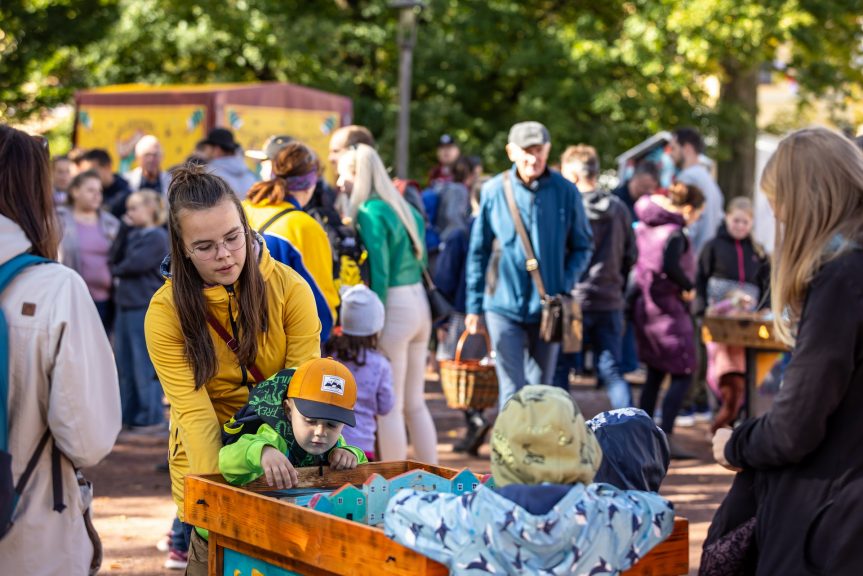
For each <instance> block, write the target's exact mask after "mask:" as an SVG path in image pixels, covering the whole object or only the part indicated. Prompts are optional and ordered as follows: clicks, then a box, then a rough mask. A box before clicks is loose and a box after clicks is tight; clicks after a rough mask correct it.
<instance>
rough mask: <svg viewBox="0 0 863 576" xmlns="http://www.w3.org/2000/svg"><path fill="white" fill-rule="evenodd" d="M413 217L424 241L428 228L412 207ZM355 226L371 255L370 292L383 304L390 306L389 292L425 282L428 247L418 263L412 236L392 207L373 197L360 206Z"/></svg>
mask: <svg viewBox="0 0 863 576" xmlns="http://www.w3.org/2000/svg"><path fill="white" fill-rule="evenodd" d="M411 213H412V214H413V216H414V220H415V221H416V223H417V232H418V233H419V238H420V241H423V239H424V238H425V224H424V223H423V219H422V216H421V215H420V214H419V212H417V211H416V210H415V209H414V208H413V207H411ZM356 226H357V232H358V233H359V235H360V238H361V239H362V241H363V244H365V246H366V250H367V251H368V254H369V269H370V272H371V284H372V285H371V289H372V290H373V291H374V292H375V294H377V295H378V297H379V298H380V299H381V302H383V303H384V304H386V303H387V289H388V288H393V287H395V286H409V285H411V284H417V283H419V282H421V281H422V271H423V267H425V266H426V258H427V256H426V253H425V246H423V259H422V261H420V260H417V257H416V255H415V254H414V247H413V243H412V242H411V238H410V235H408V231H407V230H406V229H405V227H404V225H402V223H401V220H399V217H398V215H397V214H396V212H395V210H393V209H392V208H391V207H390V205H389V204H387V203H386V202H384V201H383V200H382V199H381V198H378V197H377V196H372V197H371V198H369V200H367V201H366V202H364V203H363V204H362V205H361V206H360V209H359V211H358V212H357V222H356Z"/></svg>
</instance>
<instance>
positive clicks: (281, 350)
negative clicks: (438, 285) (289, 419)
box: [144, 237, 321, 520]
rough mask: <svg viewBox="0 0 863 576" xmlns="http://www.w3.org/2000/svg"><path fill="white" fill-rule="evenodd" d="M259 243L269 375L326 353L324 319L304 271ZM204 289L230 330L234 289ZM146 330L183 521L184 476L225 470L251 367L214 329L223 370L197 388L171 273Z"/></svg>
mask: <svg viewBox="0 0 863 576" xmlns="http://www.w3.org/2000/svg"><path fill="white" fill-rule="evenodd" d="M257 242H258V244H259V249H260V252H259V258H258V262H257V264H258V266H259V267H260V270H261V274H262V275H263V277H264V283H265V285H266V291H267V296H266V297H267V306H268V307H269V318H270V320H269V329H268V330H267V331H266V332H264V333H262V334H259V335H258V357H257V358H256V359H255V364H256V365H257V366H258V368H259V369H260V370H261V372H262V373H263V374H265V375H268V374H275V373H276V372H278V371H279V370H281V369H283V368H285V367H293V366H299V365H300V364H302V363H303V362H305V361H306V360H310V359H312V358H318V357H320V354H321V352H320V347H321V344H320V331H321V323H320V321H319V320H318V316H317V314H316V313H315V300H314V297H313V296H312V291H311V289H310V288H309V285H308V284H307V283H306V282H305V281H304V280H303V279H302V278H301V277H300V275H299V274H297V273H296V272H294V271H293V270H291V269H290V268H288V267H287V266H285V265H284V264H281V263H280V262H276V261H275V260H274V259H273V258H272V257H271V256H270V253H269V251H268V250H267V248H266V246H265V245H264V243H263V241H262V240H261V238H260V237H258V238H257ZM250 264H252V263H251V262H247V263H246V265H250ZM163 268H164V266H163ZM166 272H167V270H166ZM235 288H236V287H235ZM203 293H204V298H205V300H206V304H207V311H208V312H209V313H211V314H212V315H213V316H214V317H215V318H216V320H217V321H218V322H219V323H220V324H221V325H222V326H223V327H224V328H225V330H227V331H228V333H230V332H231V325H230V322H229V320H228V301H229V300H233V301H232V303H231V309H232V310H233V312H234V315H235V317H236V315H237V314H238V305H237V302H236V300H235V299H234V296H233V294H232V293H230V292H229V291H228V289H227V287H225V286H222V285H217V286H211V287H208V288H204V290H203ZM144 329H145V334H146V337H147V349H148V350H149V351H150V359H151V360H152V361H153V366H154V367H155V368H156V373H157V374H158V376H159V381H160V382H161V383H162V388H163V389H164V390H165V395H166V396H167V397H168V401H169V402H170V403H171V427H170V437H169V439H168V449H169V453H168V460H169V462H170V469H171V490H172V493H173V496H174V501H175V502H176V503H177V510H178V515H179V517H180V519H181V520H182V519H183V517H184V511H183V479H184V478H185V476H186V474H190V473H192V474H216V473H218V472H219V450H220V449H221V447H222V439H221V428H222V424H224V423H225V422H227V421H228V420H229V419H230V418H231V416H233V415H234V414H235V413H236V412H237V410H239V409H240V408H241V407H242V406H243V405H245V404H246V402H247V401H248V399H249V389H248V387H247V386H246V384H245V383H244V382H243V370H241V369H240V366H239V363H238V362H237V357H236V355H235V354H234V353H233V352H232V351H231V349H230V348H228V345H227V344H226V343H225V342H224V341H223V340H222V339H221V338H220V337H219V336H218V334H217V333H216V332H215V331H214V330H213V329H212V328H211V327H209V326H207V331H208V333H209V334H210V338H212V340H213V346H214V348H215V351H216V361H217V370H216V375H215V377H214V378H213V379H212V380H210V381H209V382H208V383H207V384H206V385H205V386H203V387H202V388H200V389H198V390H195V377H194V372H193V370H192V367H191V366H190V365H189V362H188V361H187V360H186V357H185V354H184V352H183V340H184V338H183V331H182V329H181V328H180V321H179V318H178V314H177V309H176V304H175V303H174V293H173V281H172V280H171V277H170V275H167V280H166V282H165V285H164V286H162V288H160V289H159V291H158V292H156V294H155V295H154V296H153V299H152V300H151V302H150V307H149V309H148V310H147V317H146V320H145V325H144Z"/></svg>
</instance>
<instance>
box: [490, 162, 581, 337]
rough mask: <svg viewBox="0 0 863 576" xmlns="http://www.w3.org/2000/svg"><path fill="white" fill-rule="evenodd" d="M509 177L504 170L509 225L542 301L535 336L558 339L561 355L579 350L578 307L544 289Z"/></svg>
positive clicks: (570, 299)
mask: <svg viewBox="0 0 863 576" xmlns="http://www.w3.org/2000/svg"><path fill="white" fill-rule="evenodd" d="M510 178H511V176H510V174H509V173H508V172H505V173H504V174H503V191H504V195H505V196H506V203H507V205H508V206H509V212H510V214H511V215H512V221H513V224H514V225H515V229H516V232H518V237H519V238H520V239H521V245H522V248H524V254H525V256H526V257H527V261H526V262H525V268H526V269H527V271H528V273H529V274H530V277H531V279H532V280H533V283H534V285H535V286H536V290H537V292H539V298H540V300H541V302H542V316H541V318H540V321H539V337H540V338H541V339H542V340H543V341H545V342H560V344H561V351H562V352H563V353H564V354H571V353H574V352H580V351H581V339H582V323H581V306H579V305H578V302H576V300H575V299H574V298H573V297H572V296H570V295H569V294H555V295H549V294H548V293H547V292H546V291H545V284H544V283H543V281H542V274H541V273H540V271H539V260H537V259H536V255H535V254H534V252H533V245H532V244H531V243H530V236H528V234H527V230H526V229H525V227H524V222H523V221H522V219H521V214H520V213H519V211H518V206H517V205H516V203H515V193H514V192H513V189H512V181H511V180H510Z"/></svg>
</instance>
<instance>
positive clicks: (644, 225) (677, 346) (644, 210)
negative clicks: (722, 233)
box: [632, 196, 695, 374]
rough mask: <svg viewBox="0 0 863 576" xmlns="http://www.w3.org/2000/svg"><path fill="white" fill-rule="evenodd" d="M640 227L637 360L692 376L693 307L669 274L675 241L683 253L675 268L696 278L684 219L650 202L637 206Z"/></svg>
mask: <svg viewBox="0 0 863 576" xmlns="http://www.w3.org/2000/svg"><path fill="white" fill-rule="evenodd" d="M635 210H636V212H637V213H638V216H639V218H640V222H639V223H638V226H637V227H636V229H635V236H636V239H637V242H638V263H637V264H636V267H635V278H636V282H637V283H638V289H639V292H638V297H637V298H636V300H635V305H634V307H633V317H632V319H633V323H634V325H635V335H636V340H637V342H638V357H639V358H640V359H641V361H642V362H644V363H645V364H647V365H648V366H650V367H652V368H656V369H657V370H662V371H663V372H668V373H670V374H690V373H692V371H693V370H694V368H695V335H694V329H693V327H692V320H691V318H690V315H689V304H687V303H685V302H684V301H683V300H682V299H681V291H682V289H681V286H680V285H679V284H678V282H677V281H676V280H675V279H674V278H672V276H671V275H670V274H669V267H668V265H667V260H668V258H667V257H666V256H667V254H666V253H667V252H668V251H669V248H670V247H671V244H672V241H674V240H680V242H678V243H679V244H680V245H681V246H682V247H683V248H682V249H681V251H682V254H681V255H680V256H679V257H677V259H676V261H675V262H674V264H675V269H676V270H678V271H679V272H680V273H681V274H682V275H683V276H685V279H686V280H688V281H689V282H692V281H693V280H694V279H695V254H694V252H693V249H692V243H691V242H689V241H688V240H686V238H685V236H681V235H685V227H686V223H685V222H684V220H683V216H681V215H680V214H677V213H674V212H670V211H668V210H666V209H665V208H663V207H662V206H660V205H659V204H657V203H656V202H655V201H654V200H653V199H652V198H651V197H649V196H643V197H641V198H640V199H639V200H638V202H636V204H635Z"/></svg>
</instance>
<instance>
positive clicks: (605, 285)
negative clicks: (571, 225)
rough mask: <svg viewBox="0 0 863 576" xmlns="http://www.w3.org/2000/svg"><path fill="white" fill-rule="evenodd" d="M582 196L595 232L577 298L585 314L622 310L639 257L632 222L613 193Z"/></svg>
mask: <svg viewBox="0 0 863 576" xmlns="http://www.w3.org/2000/svg"><path fill="white" fill-rule="evenodd" d="M581 197H582V200H583V201H584V211H585V213H586V214H587V219H588V221H589V222H590V228H591V230H592V231H593V256H592V257H591V259H590V265H589V266H588V268H587V271H586V272H585V273H584V276H582V277H581V280H579V282H578V284H576V286H575V290H574V295H575V297H576V298H577V299H578V301H579V302H580V303H581V308H582V309H583V310H584V311H585V312H608V311H614V310H623V291H624V288H625V286H626V277H627V275H628V274H629V270H630V268H632V266H633V265H634V264H635V261H636V259H637V258H638V249H637V248H636V246H635V235H634V234H633V232H632V219H631V218H630V216H629V211H628V210H627V208H626V206H625V205H624V204H623V202H621V201H620V200H619V199H618V198H617V197H615V196H614V195H613V194H612V193H611V192H608V191H606V190H601V189H597V190H593V191H591V192H585V193H583V194H582V196H581Z"/></svg>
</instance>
